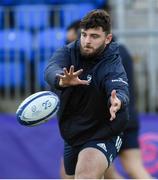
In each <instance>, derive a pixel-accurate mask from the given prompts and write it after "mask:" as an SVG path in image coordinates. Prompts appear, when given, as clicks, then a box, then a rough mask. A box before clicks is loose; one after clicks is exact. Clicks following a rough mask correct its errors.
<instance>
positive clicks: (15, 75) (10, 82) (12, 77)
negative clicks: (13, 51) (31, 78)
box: [0, 61, 25, 88]
mask: <svg viewBox="0 0 158 180" xmlns="http://www.w3.org/2000/svg"><path fill="white" fill-rule="evenodd" d="M24 71H25V68H24V63H22V62H19V63H16V62H6V61H4V62H0V87H9V88H11V87H15V86H19V87H24V84H25V82H24V81H25V72H24Z"/></svg>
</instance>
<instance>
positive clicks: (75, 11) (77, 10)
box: [61, 3, 94, 27]
mask: <svg viewBox="0 0 158 180" xmlns="http://www.w3.org/2000/svg"><path fill="white" fill-rule="evenodd" d="M93 9H94V5H93V4H90V3H87V4H77V5H75V4H69V5H64V6H63V7H62V10H61V17H62V20H63V26H64V27H67V26H69V25H70V24H71V23H72V22H73V21H75V20H79V19H81V18H83V17H84V16H85V15H86V14H87V13H88V12H89V11H91V10H93Z"/></svg>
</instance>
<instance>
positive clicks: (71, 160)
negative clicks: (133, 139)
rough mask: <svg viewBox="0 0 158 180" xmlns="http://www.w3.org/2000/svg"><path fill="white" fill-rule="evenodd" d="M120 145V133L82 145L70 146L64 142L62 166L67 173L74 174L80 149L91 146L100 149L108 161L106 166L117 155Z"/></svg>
mask: <svg viewBox="0 0 158 180" xmlns="http://www.w3.org/2000/svg"><path fill="white" fill-rule="evenodd" d="M121 145H122V135H120V136H116V137H113V138H111V139H110V140H95V141H89V142H87V143H85V144H83V145H80V146H76V147H72V146H70V145H68V144H67V143H65V145H64V166H65V171H66V174H67V175H74V174H75V168H76V164H77V158H78V154H79V152H80V151H81V150H83V149H85V148H88V147H93V148H95V149H98V150H100V151H101V152H102V153H103V154H104V155H105V157H106V159H107V161H108V166H110V164H111V163H112V162H113V160H114V159H115V158H116V156H117V155H118V152H119V150H120V147H121Z"/></svg>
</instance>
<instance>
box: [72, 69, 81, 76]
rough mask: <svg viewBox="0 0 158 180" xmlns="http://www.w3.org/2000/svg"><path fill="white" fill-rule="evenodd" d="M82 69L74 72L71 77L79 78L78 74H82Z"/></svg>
mask: <svg viewBox="0 0 158 180" xmlns="http://www.w3.org/2000/svg"><path fill="white" fill-rule="evenodd" d="M82 72H83V69H79V70H78V71H76V72H74V73H73V75H74V76H79V75H80V74H82Z"/></svg>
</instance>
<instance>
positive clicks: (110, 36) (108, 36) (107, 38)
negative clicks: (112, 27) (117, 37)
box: [105, 34, 112, 45]
mask: <svg viewBox="0 0 158 180" xmlns="http://www.w3.org/2000/svg"><path fill="white" fill-rule="evenodd" d="M111 40H112V34H108V35H107V36H106V39H105V44H106V45H107V44H109V43H110V42H111Z"/></svg>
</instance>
